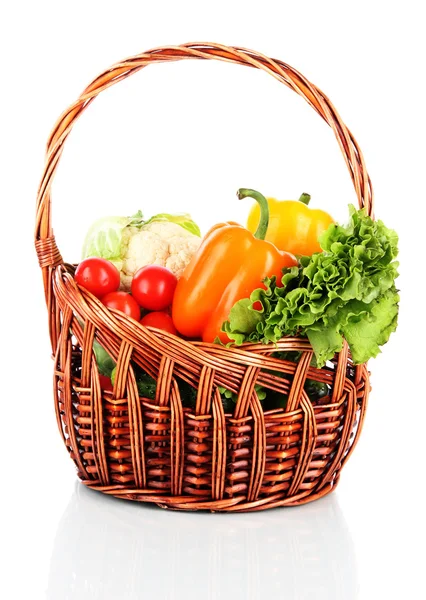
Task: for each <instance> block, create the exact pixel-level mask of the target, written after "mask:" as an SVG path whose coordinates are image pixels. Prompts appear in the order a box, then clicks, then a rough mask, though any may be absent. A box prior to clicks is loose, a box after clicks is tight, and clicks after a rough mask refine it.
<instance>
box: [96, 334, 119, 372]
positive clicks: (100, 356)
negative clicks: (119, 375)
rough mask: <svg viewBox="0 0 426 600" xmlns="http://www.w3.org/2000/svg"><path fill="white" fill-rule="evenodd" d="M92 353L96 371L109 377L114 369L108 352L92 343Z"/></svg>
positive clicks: (97, 343) (97, 344)
mask: <svg viewBox="0 0 426 600" xmlns="http://www.w3.org/2000/svg"><path fill="white" fill-rule="evenodd" d="M93 352H94V353H95V357H96V362H97V364H98V370H99V373H100V374H101V375H105V376H106V377H111V373H112V370H113V369H114V367H115V362H114V361H113V360H112V358H111V357H110V355H109V354H108V352H107V351H106V350H105V349H104V348H103V346H101V345H100V344H99V342H97V341H96V340H95V341H94V342H93Z"/></svg>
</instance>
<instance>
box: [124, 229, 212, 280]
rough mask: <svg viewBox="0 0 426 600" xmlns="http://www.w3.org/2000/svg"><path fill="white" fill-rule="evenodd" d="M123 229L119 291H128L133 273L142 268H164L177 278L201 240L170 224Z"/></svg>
mask: <svg viewBox="0 0 426 600" xmlns="http://www.w3.org/2000/svg"><path fill="white" fill-rule="evenodd" d="M135 229H136V228H134V227H129V228H127V231H126V234H125V241H124V245H125V251H124V253H123V254H122V261H123V262H122V267H121V272H120V277H121V286H120V289H123V290H125V291H129V290H130V287H131V283H132V279H133V276H134V274H135V273H136V271H137V270H138V269H140V268H141V267H145V266H146V265H161V266H162V267H166V268H167V269H169V270H170V271H171V272H172V273H174V274H175V275H176V277H177V278H178V279H179V278H180V277H181V275H182V273H183V271H184V269H185V267H186V265H187V264H188V263H189V261H190V260H191V258H192V256H193V255H194V253H195V251H196V250H197V248H198V246H199V245H200V243H201V239H200V238H199V237H198V236H196V235H194V234H193V233H190V232H189V231H187V230H186V229H184V228H183V227H181V226H180V225H177V224H176V223H172V222H170V221H151V222H150V223H148V224H147V225H144V226H143V227H142V228H141V229H136V231H134V230H135Z"/></svg>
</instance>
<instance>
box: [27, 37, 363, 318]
mask: <svg viewBox="0 0 426 600" xmlns="http://www.w3.org/2000/svg"><path fill="white" fill-rule="evenodd" d="M189 58H197V59H214V60H221V61H224V62H230V63H235V64H239V65H245V66H249V67H254V68H257V69H261V70H263V71H265V72H266V73H269V74H270V75H272V76H273V77H275V79H278V81H281V82H282V83H284V84H285V85H286V86H288V87H289V88H291V89H292V90H294V91H295V92H296V93H298V94H299V95H300V96H302V97H303V98H304V99H305V100H306V101H307V102H308V104H310V105H311V106H312V108H314V110H315V111H316V112H317V113H318V114H319V115H320V116H321V117H322V118H323V119H324V120H325V121H326V122H327V123H328V124H329V125H330V127H331V128H332V130H333V132H334V134H335V136H336V139H337V142H338V144H339V146H340V149H341V151H342V154H343V157H344V159H345V162H346V165H347V167H348V169H349V173H350V175H351V178H352V182H353V185H354V188H355V192H356V195H357V198H358V202H359V205H360V207H361V208H362V207H365V208H366V211H367V213H368V214H369V215H371V216H373V190H372V186H371V181H370V178H369V176H368V173H367V169H366V166H365V162H364V158H363V155H362V152H361V150H360V149H359V147H358V144H357V142H356V141H355V139H354V137H353V135H352V134H351V132H350V131H349V129H348V128H347V127H346V125H345V124H344V123H343V121H342V120H341V118H340V116H339V114H338V113H337V111H336V109H335V108H334V106H333V105H332V104H331V102H330V100H329V99H328V98H327V96H325V95H324V94H323V93H322V92H321V91H320V90H319V89H318V88H317V87H316V86H314V85H313V84H312V83H310V82H309V81H308V80H307V79H305V77H303V75H301V74H300V73H298V71H296V70H295V69H293V68H292V67H290V66H289V65H287V64H286V63H284V62H282V61H280V60H276V59H271V58H268V57H267V56H264V55H263V54H260V53H258V52H255V51H253V50H247V49H246V48H238V47H232V46H223V45H220V44H210V43H190V44H184V45H182V46H164V47H160V48H155V49H153V50H149V51H148V52H144V53H142V54H138V55H137V56H133V57H131V58H128V59H127V60H124V61H122V62H119V63H117V64H115V65H113V66H112V67H111V68H110V69H107V70H106V71H104V72H103V73H101V74H100V75H99V76H98V77H97V78H96V79H94V80H93V81H92V83H91V84H90V85H88V87H87V88H86V89H85V90H84V91H83V93H82V94H81V96H80V97H79V98H78V100H77V101H76V102H74V103H73V104H72V105H71V106H70V107H69V108H68V109H67V110H66V111H65V112H63V113H62V115H61V116H60V117H59V119H58V121H57V123H56V125H55V126H54V128H53V131H52V133H51V134H50V137H49V140H48V143H47V151H46V164H45V168H44V172H43V176H42V178H41V182H40V187H39V190H38V195H37V212H36V226H35V246H36V251H37V255H38V259H39V264H40V267H41V269H42V272H43V282H44V289H45V295H46V302H47V304H48V306H50V308H51V302H52V290H51V285H52V275H53V271H54V267H56V266H57V265H60V264H63V259H62V256H61V254H60V252H59V250H58V247H57V245H56V242H55V238H54V235H53V230H52V212H51V187H52V181H53V177H54V175H55V172H56V169H57V167H58V163H59V159H60V158H61V154H62V151H63V147H64V143H65V141H66V139H67V137H68V135H69V134H70V132H71V129H72V127H73V125H74V123H75V121H76V120H77V119H78V117H79V116H80V115H81V114H82V113H83V111H84V110H85V109H86V108H87V107H88V106H89V104H91V102H92V101H93V100H94V99H95V98H96V96H97V95H98V94H100V93H101V92H103V91H104V90H106V89H107V88H109V87H110V86H112V85H114V84H115V83H117V82H119V81H121V80H122V79H125V78H126V77H128V76H129V75H132V74H133V73H136V72H137V71H140V70H141V69H143V68H144V67H146V66H147V65H150V64H153V63H161V62H172V61H177V60H182V59H189Z"/></svg>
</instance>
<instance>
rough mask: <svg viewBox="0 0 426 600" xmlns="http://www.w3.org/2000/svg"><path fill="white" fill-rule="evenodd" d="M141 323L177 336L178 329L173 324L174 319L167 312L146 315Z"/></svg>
mask: <svg viewBox="0 0 426 600" xmlns="http://www.w3.org/2000/svg"><path fill="white" fill-rule="evenodd" d="M140 323H141V324H142V325H145V327H156V328H157V329H162V330H163V331H168V332H169V333H174V334H175V335H177V331H176V327H175V326H174V324H173V321H172V317H171V316H170V315H169V314H167V313H166V312H160V311H159V312H151V313H148V314H147V315H145V316H144V317H143V318H142V319H141V320H140Z"/></svg>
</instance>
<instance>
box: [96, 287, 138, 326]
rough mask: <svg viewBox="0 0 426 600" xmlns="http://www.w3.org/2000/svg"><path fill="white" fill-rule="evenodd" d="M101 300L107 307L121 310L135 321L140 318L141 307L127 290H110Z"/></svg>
mask: <svg viewBox="0 0 426 600" xmlns="http://www.w3.org/2000/svg"><path fill="white" fill-rule="evenodd" d="M101 302H102V304H105V306H107V307H108V308H115V309H116V310H121V312H123V313H124V314H125V315H127V316H128V317H132V319H135V321H139V319H140V316H141V309H140V308H139V305H138V303H137V302H136V300H135V299H134V298H132V296H131V295H130V294H128V293H127V292H111V293H110V294H107V295H106V296H104V297H103V298H102V300H101Z"/></svg>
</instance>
